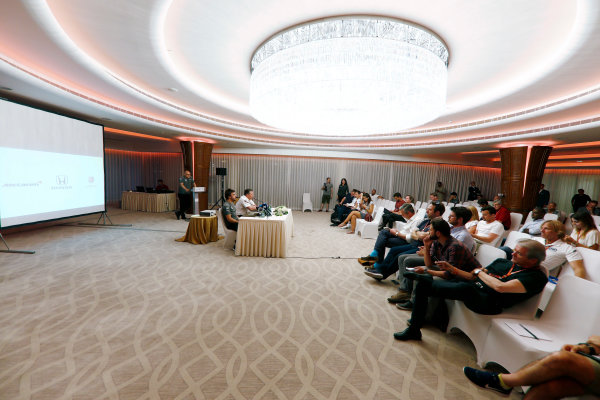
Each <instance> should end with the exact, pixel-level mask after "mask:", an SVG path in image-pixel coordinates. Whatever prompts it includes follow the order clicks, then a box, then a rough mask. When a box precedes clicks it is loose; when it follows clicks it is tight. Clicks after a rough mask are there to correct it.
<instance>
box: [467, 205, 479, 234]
mask: <svg viewBox="0 0 600 400" xmlns="http://www.w3.org/2000/svg"><path fill="white" fill-rule="evenodd" d="M467 209H469V211H471V219H470V220H469V222H467V223H466V224H465V229H466V230H468V231H469V232H470V233H474V232H475V230H473V231H471V228H473V227H476V226H477V223H478V222H479V211H477V207H475V206H467Z"/></svg>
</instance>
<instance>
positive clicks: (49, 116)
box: [0, 100, 106, 228]
mask: <svg viewBox="0 0 600 400" xmlns="http://www.w3.org/2000/svg"><path fill="white" fill-rule="evenodd" d="M103 211H106V207H105V203H104V144H103V128H102V126H101V125H94V124H90V123H88V122H83V121H79V120H76V119H73V118H67V117H64V116H61V115H57V114H53V113H49V112H46V111H41V110H38V109H35V108H31V107H26V106H23V105H20V104H16V103H11V102H8V101H4V100H0V228H6V227H9V226H15V225H22V224H29V223H33V222H40V221H47V220H52V219H57V218H66V217H72V216H75V215H81V214H89V213H94V212H103Z"/></svg>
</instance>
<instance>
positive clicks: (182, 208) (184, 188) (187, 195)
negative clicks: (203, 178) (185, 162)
mask: <svg viewBox="0 0 600 400" xmlns="http://www.w3.org/2000/svg"><path fill="white" fill-rule="evenodd" d="M193 187H196V183H194V178H192V173H191V172H190V171H189V170H187V169H186V170H185V172H184V174H183V176H182V177H181V178H179V186H178V189H179V190H178V191H177V197H178V198H179V211H175V216H176V217H177V219H179V218H183V219H184V220H185V219H186V218H185V212H186V211H187V210H188V209H189V208H190V206H191V205H192V188H193Z"/></svg>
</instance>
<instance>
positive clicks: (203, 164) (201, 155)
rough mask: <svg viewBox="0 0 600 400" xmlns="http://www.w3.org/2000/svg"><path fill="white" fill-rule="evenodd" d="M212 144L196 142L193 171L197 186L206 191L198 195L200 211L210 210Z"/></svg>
mask: <svg viewBox="0 0 600 400" xmlns="http://www.w3.org/2000/svg"><path fill="white" fill-rule="evenodd" d="M212 148H213V145H212V144H211V143H204V142H194V152H193V153H194V164H193V165H194V169H193V171H192V173H193V176H194V182H196V186H201V187H205V188H206V191H205V192H203V193H198V200H199V202H200V211H202V210H206V209H207V208H208V175H209V172H210V157H211V155H212Z"/></svg>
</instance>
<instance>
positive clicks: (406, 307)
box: [396, 300, 414, 311]
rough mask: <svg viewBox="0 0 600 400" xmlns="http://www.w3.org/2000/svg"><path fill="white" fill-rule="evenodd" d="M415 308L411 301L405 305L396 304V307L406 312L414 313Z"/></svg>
mask: <svg viewBox="0 0 600 400" xmlns="http://www.w3.org/2000/svg"><path fill="white" fill-rule="evenodd" d="M413 306H414V304H413V302H412V301H410V300H408V301H405V302H404V303H397V304H396V307H398V308H399V309H401V310H405V311H412V309H413Z"/></svg>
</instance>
